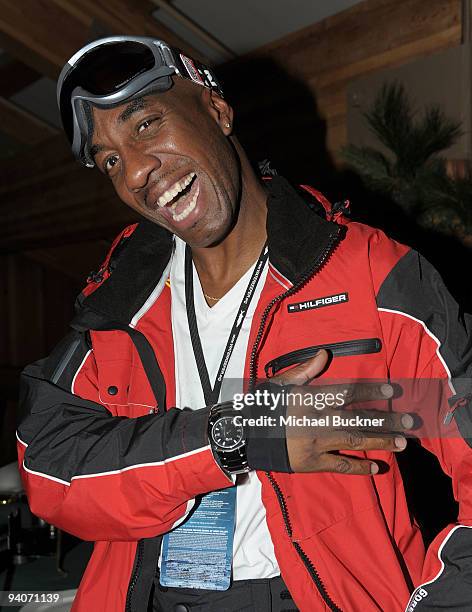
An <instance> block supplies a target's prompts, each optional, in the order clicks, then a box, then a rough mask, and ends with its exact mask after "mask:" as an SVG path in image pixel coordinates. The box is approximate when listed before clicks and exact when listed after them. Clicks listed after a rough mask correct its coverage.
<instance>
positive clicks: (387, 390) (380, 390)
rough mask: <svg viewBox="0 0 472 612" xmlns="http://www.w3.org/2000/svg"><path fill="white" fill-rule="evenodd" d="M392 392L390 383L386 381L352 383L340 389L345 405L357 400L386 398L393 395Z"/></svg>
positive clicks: (365, 400)
mask: <svg viewBox="0 0 472 612" xmlns="http://www.w3.org/2000/svg"><path fill="white" fill-rule="evenodd" d="M338 389H339V387H338ZM338 392H339V391H338ZM393 392H394V390H393V387H392V385H389V384H388V383H353V384H350V385H346V386H345V387H344V389H342V393H343V396H344V405H346V406H347V405H349V404H355V403H357V402H369V401H374V400H387V399H390V398H391V397H392V396H393Z"/></svg>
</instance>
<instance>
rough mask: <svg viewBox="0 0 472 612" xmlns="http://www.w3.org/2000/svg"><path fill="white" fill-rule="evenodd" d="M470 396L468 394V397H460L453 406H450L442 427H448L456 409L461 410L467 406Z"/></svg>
mask: <svg viewBox="0 0 472 612" xmlns="http://www.w3.org/2000/svg"><path fill="white" fill-rule="evenodd" d="M471 397H472V395H471V394H470V393H469V394H468V395H466V396H465V397H461V398H460V399H458V400H456V401H455V402H454V404H453V405H452V406H451V408H450V409H449V410H448V411H447V412H446V416H445V417H444V421H443V423H444V425H450V423H451V421H452V419H453V417H454V412H455V411H456V410H457V409H458V408H463V407H464V406H467V404H468V403H469V400H470V399H471Z"/></svg>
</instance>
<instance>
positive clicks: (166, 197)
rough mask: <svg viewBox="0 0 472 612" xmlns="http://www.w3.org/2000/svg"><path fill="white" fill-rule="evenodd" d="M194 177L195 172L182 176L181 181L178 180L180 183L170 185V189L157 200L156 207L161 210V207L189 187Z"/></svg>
mask: <svg viewBox="0 0 472 612" xmlns="http://www.w3.org/2000/svg"><path fill="white" fill-rule="evenodd" d="M194 176H195V172H191V173H190V174H187V176H184V177H183V178H182V179H180V181H177V183H174V185H172V187H170V189H168V190H167V191H166V192H165V193H163V194H162V195H161V196H160V197H159V199H158V200H157V205H158V206H160V207H161V208H162V207H163V206H165V205H166V204H168V203H169V202H170V201H171V200H173V199H174V198H175V196H176V195H177V194H178V193H180V192H181V191H183V190H184V189H185V187H187V186H188V185H190V183H191V182H192V180H193V177H194Z"/></svg>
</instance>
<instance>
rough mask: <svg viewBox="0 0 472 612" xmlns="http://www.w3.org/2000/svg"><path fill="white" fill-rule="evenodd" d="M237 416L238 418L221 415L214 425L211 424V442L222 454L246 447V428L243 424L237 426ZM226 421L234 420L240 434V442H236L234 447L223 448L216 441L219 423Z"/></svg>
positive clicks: (234, 425)
mask: <svg viewBox="0 0 472 612" xmlns="http://www.w3.org/2000/svg"><path fill="white" fill-rule="evenodd" d="M236 416H238V415H230V414H221V415H219V416H218V417H217V418H216V420H215V421H214V422H213V423H211V424H210V436H211V440H212V442H213V443H214V444H215V446H216V447H217V448H218V450H219V451H220V452H222V453H225V452H227V453H230V452H233V451H235V450H238V448H241V447H242V446H245V445H246V439H245V438H244V427H243V426H242V425H241V424H240V425H237V424H236V423H234V419H235V418H236ZM225 419H230V420H233V423H232V425H233V427H234V428H235V429H237V430H238V432H239V441H238V442H236V443H235V444H234V445H233V446H222V445H221V444H220V443H219V442H218V440H216V438H215V435H214V430H215V427H216V426H217V425H218V424H219V423H221V421H223V420H225Z"/></svg>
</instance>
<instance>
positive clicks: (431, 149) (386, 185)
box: [341, 83, 472, 237]
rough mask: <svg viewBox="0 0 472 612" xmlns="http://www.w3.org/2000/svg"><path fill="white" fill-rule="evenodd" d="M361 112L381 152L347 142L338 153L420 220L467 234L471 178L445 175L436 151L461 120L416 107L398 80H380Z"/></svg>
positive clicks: (471, 216)
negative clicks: (390, 81) (382, 148)
mask: <svg viewBox="0 0 472 612" xmlns="http://www.w3.org/2000/svg"><path fill="white" fill-rule="evenodd" d="M364 117H365V119H366V120H367V123H368V125H369V128H370V130H371V131H372V132H373V133H374V134H375V136H376V137H377V139H378V140H379V141H380V142H381V143H382V144H383V145H384V147H385V148H386V153H383V152H381V151H379V150H376V149H373V148H371V147H359V146H355V145H349V146H347V147H345V148H344V149H343V150H342V151H341V155H342V157H343V159H344V160H345V161H346V162H347V163H348V165H350V166H351V167H352V168H354V169H355V170H356V171H357V172H358V174H359V175H360V176H361V177H362V179H363V180H364V182H365V184H366V186H367V187H369V188H370V189H371V190H373V191H375V192H378V193H380V194H383V195H386V196H388V197H390V198H391V199H393V200H394V202H396V203H397V204H398V205H399V206H401V208H402V209H403V210H405V212H407V213H408V214H409V215H411V216H412V217H414V218H415V220H416V221H417V222H418V223H420V224H421V225H423V226H427V227H434V228H435V229H438V230H441V231H444V232H447V233H455V234H458V235H459V236H461V237H462V235H472V181H471V179H470V177H466V178H464V179H460V180H458V179H452V178H450V177H449V176H448V175H447V172H446V163H445V160H444V159H442V158H441V157H440V156H439V154H440V153H441V151H444V150H445V149H447V148H449V147H450V146H451V145H452V144H454V143H455V142H456V140H457V139H458V138H459V137H460V136H461V135H462V129H461V124H460V123H459V122H457V121H453V120H451V119H449V118H448V117H446V116H445V114H444V112H443V111H442V110H441V108H440V107H438V106H430V107H427V108H425V109H424V110H423V112H422V113H418V111H416V110H414V109H413V108H412V105H411V103H410V100H409V99H408V96H407V94H406V92H405V88H404V87H403V85H402V84H400V83H390V84H385V85H384V86H383V87H382V89H381V90H380V92H379V94H378V95H377V97H376V99H375V101H374V103H373V104H372V106H371V108H370V109H368V111H367V112H365V113H364Z"/></svg>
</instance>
